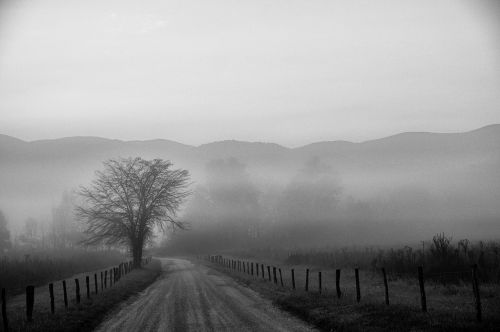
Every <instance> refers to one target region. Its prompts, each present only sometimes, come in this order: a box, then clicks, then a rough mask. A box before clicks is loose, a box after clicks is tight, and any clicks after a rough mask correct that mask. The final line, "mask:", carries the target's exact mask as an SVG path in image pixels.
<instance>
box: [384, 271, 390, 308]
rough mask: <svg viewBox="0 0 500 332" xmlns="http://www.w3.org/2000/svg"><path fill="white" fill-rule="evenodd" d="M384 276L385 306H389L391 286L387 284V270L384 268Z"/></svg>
mask: <svg viewBox="0 0 500 332" xmlns="http://www.w3.org/2000/svg"><path fill="white" fill-rule="evenodd" d="M382 275H383V277H384V288H385V304H386V305H389V285H388V284H387V274H386V273H385V268H382Z"/></svg>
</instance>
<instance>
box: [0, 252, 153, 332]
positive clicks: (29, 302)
mask: <svg viewBox="0 0 500 332" xmlns="http://www.w3.org/2000/svg"><path fill="white" fill-rule="evenodd" d="M151 259H152V257H151V256H149V257H146V258H143V259H142V265H146V264H148V263H149V262H151ZM132 270H133V262H132V261H127V262H123V263H120V264H119V265H117V266H114V267H111V268H109V269H106V270H103V271H100V274H99V273H98V272H94V273H93V275H92V273H91V274H90V275H86V276H85V279H84V280H85V286H84V287H83V285H82V288H83V289H84V292H85V293H84V295H85V297H86V299H91V297H92V295H97V294H99V289H100V292H101V293H102V292H104V290H106V289H108V288H110V287H112V286H113V284H116V283H117V282H118V281H120V279H121V278H122V277H123V276H125V275H127V274H128V273H130V272H131V271H132ZM99 276H100V278H99ZM91 280H92V281H93V285H92V282H91ZM99 281H100V282H99ZM74 285H75V288H74V291H75V298H74V299H75V303H76V304H79V303H80V302H81V298H82V294H81V288H80V278H76V279H74ZM92 286H93V287H92ZM99 286H100V287H99ZM54 287H57V284H56V283H49V300H50V312H51V313H52V314H54V313H55V301H56V299H55V296H54ZM60 287H61V288H62V294H63V296H62V300H63V301H64V307H65V308H66V309H68V306H69V305H68V292H67V289H68V287H67V282H66V280H61V281H60ZM1 301H2V325H3V330H4V331H8V330H9V319H8V317H7V291H6V289H5V288H2V291H1ZM34 304H35V286H33V285H28V286H26V320H27V321H28V322H32V321H33V310H34Z"/></svg>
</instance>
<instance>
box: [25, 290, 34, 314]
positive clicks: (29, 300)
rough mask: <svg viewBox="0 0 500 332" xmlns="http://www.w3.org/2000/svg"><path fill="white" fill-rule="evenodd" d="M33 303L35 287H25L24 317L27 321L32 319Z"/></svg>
mask: <svg viewBox="0 0 500 332" xmlns="http://www.w3.org/2000/svg"><path fill="white" fill-rule="evenodd" d="M34 303H35V287H34V286H28V287H26V318H27V319H28V322H32V321H33V304H34Z"/></svg>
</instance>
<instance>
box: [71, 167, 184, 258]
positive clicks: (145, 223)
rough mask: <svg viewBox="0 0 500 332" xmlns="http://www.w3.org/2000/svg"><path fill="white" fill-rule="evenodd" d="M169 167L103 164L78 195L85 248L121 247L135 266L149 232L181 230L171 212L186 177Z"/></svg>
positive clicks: (181, 196)
mask: <svg viewBox="0 0 500 332" xmlns="http://www.w3.org/2000/svg"><path fill="white" fill-rule="evenodd" d="M172 166H173V165H172V163H171V162H170V161H164V160H161V159H154V160H144V159H141V158H135V159H132V158H128V159H119V160H108V161H106V162H105V163H104V170H103V171H98V172H96V179H95V180H94V181H93V182H92V184H91V185H90V186H89V187H82V188H81V190H80V192H79V194H80V196H81V197H82V198H83V204H81V205H79V206H78V207H77V216H78V217H79V218H80V219H81V220H83V221H85V223H86V230H85V232H86V233H87V234H88V239H87V240H86V241H85V242H86V243H87V244H98V243H104V244H110V245H116V244H118V245H125V246H128V248H129V249H130V251H131V253H132V256H133V259H134V265H135V266H136V267H138V266H140V263H141V258H142V251H143V249H144V246H145V245H146V244H147V243H148V241H150V240H151V239H152V238H153V235H154V231H155V228H159V229H161V230H165V229H166V227H167V226H169V225H172V226H173V227H180V228H184V225H183V224H182V223H180V222H178V221H176V220H174V217H175V216H176V212H177V210H178V209H179V207H180V205H181V203H182V202H183V201H184V199H185V198H186V197H187V196H188V195H189V192H188V191H187V186H188V181H189V173H188V171H186V170H181V169H172Z"/></svg>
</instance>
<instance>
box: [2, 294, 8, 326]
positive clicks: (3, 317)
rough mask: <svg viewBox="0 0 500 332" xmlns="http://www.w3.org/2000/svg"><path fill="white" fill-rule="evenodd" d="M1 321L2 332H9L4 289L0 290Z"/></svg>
mask: <svg viewBox="0 0 500 332" xmlns="http://www.w3.org/2000/svg"><path fill="white" fill-rule="evenodd" d="M2 320H3V330H4V331H8V330H9V320H8V319H7V298H6V295H5V288H2Z"/></svg>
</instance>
